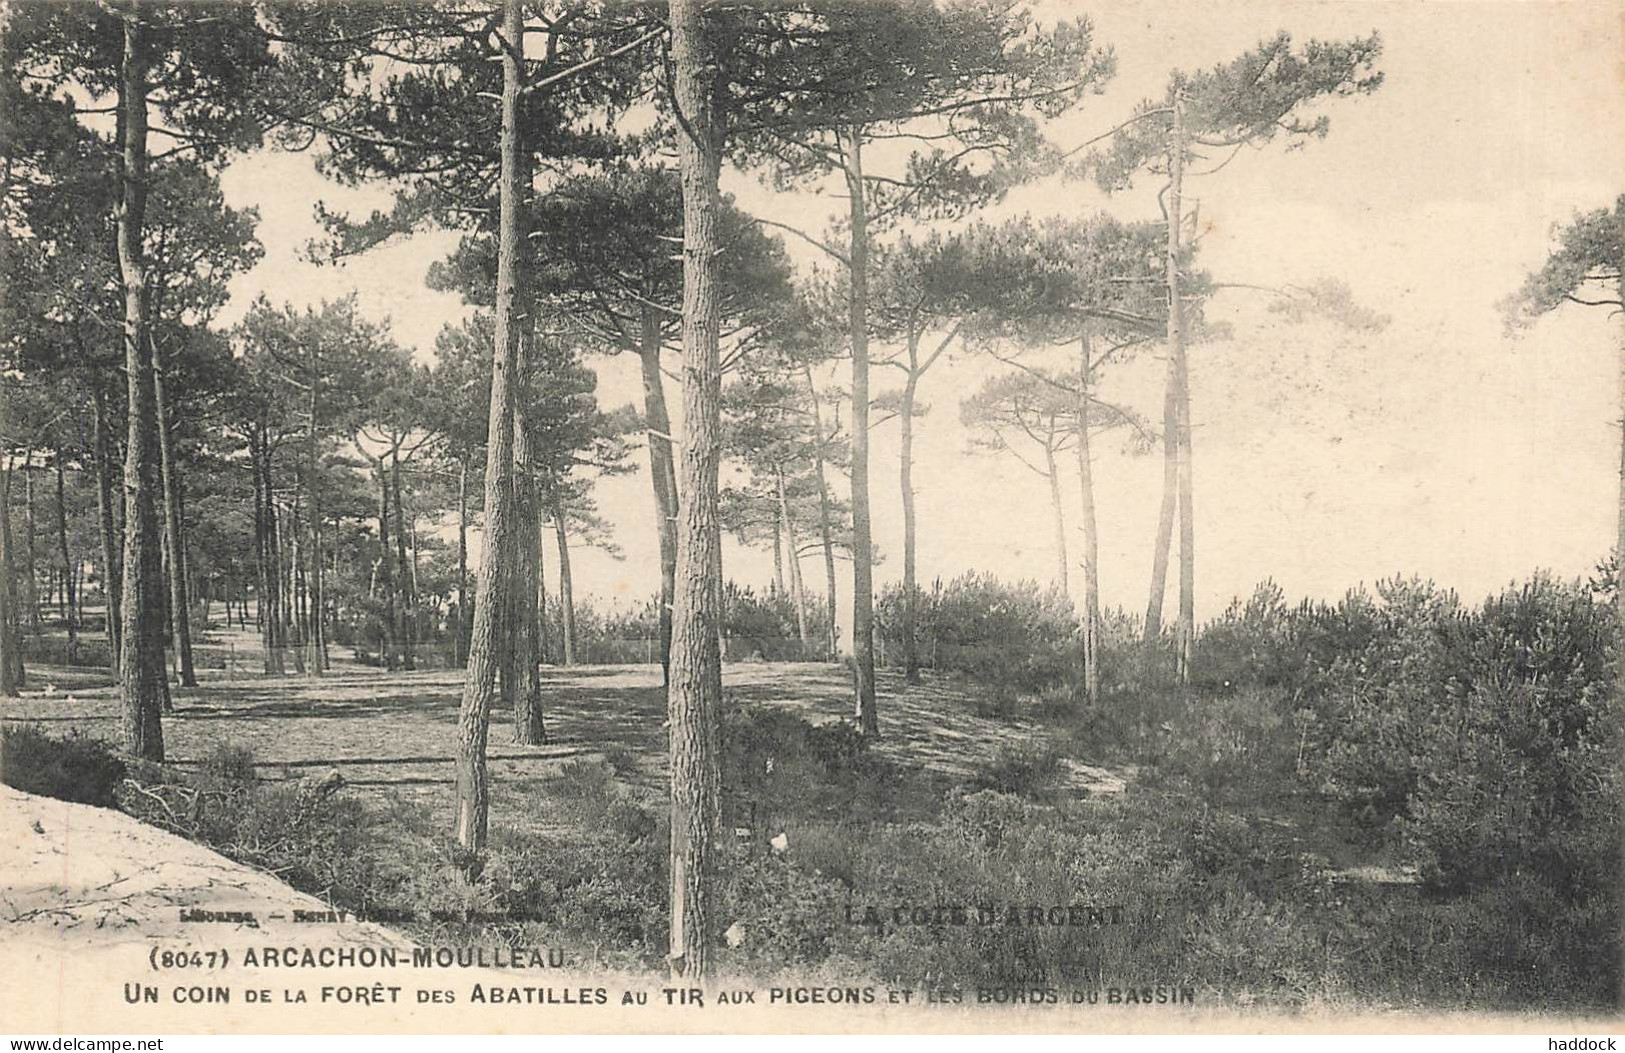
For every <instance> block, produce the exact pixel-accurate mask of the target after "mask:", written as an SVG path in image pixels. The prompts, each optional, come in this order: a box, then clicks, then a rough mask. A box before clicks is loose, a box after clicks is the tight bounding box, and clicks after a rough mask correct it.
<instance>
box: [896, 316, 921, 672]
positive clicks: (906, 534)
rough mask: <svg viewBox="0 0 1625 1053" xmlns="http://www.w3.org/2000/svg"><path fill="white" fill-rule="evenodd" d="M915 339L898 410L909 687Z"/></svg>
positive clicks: (915, 668)
mask: <svg viewBox="0 0 1625 1053" xmlns="http://www.w3.org/2000/svg"><path fill="white" fill-rule="evenodd" d="M915 340H916V337H915V336H914V334H913V333H910V334H909V347H908V359H909V374H908V381H907V382H906V383H905V384H904V385H903V399H902V402H901V403H900V405H899V409H898V416H897V421H898V426H899V429H900V431H901V434H900V437H899V439H898V442H899V444H900V446H901V449H902V453H901V458H900V459H901V461H902V469H901V472H900V473H899V474H900V476H901V483H902V489H903V679H904V680H905V681H907V682H908V683H910V684H917V683H919V682H920V644H919V639H918V635H919V628H918V626H919V608H920V596H919V592H920V588H919V580H918V577H917V576H916V570H915V555H914V551H915V550H914V544H915V537H916V533H915V532H916V530H917V529H918V528H917V526H916V519H915V510H914V392H915V384H916V383H917V380H918V378H917V377H916V375H915V373H914V365H915Z"/></svg>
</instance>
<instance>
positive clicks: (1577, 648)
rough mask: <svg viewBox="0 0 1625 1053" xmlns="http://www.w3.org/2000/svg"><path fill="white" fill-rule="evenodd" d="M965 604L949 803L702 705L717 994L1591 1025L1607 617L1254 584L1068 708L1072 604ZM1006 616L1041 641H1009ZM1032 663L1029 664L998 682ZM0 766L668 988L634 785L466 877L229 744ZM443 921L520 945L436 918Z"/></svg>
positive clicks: (574, 776) (836, 751) (1611, 952)
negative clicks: (1155, 1001)
mask: <svg viewBox="0 0 1625 1053" xmlns="http://www.w3.org/2000/svg"><path fill="white" fill-rule="evenodd" d="M972 584H973V585H974V591H975V593H976V595H975V596H973V597H969V598H967V597H964V596H961V597H958V598H956V600H955V603H956V604H958V606H959V607H960V608H976V607H977V605H980V606H979V610H980V614H978V615H977V618H979V619H980V622H979V624H981V625H982V626H983V628H984V631H985V632H986V633H987V634H988V637H987V638H988V639H989V640H993V641H996V643H997V647H996V648H995V647H993V646H991V645H990V646H989V647H988V648H985V649H983V648H980V647H979V645H977V644H976V642H975V641H974V640H968V639H967V638H965V637H963V636H962V638H961V639H960V640H959V641H958V642H957V643H956V645H955V646H956V647H958V648H959V650H958V651H957V652H956V653H957V654H958V655H959V656H960V658H961V659H963V661H961V663H960V667H959V668H957V669H945V670H944V672H957V673H959V674H961V675H963V676H965V677H966V678H968V680H969V682H970V684H971V685H972V687H973V688H974V689H975V691H977V692H978V693H980V694H981V695H982V696H983V697H988V696H990V695H997V694H999V692H998V691H996V690H995V689H994V688H992V687H990V686H987V684H988V681H989V680H990V679H997V681H998V682H999V683H1005V684H1009V683H1012V682H1014V683H1015V687H1014V690H1013V691H1012V692H1011V693H1010V697H1009V699H1008V700H1007V701H1004V702H1001V703H1000V704H999V705H997V706H994V707H993V709H992V710H991V712H994V713H999V712H1003V713H1005V714H1007V715H1009V716H1011V717H1012V718H1016V717H1019V718H1020V719H1021V721H1022V724H1021V726H1022V727H1024V728H1027V729H1028V730H1029V732H1030V734H1028V735H1027V736H1026V737H1025V744H1024V745H1022V746H1020V747H1017V748H1006V749H1003V750H999V751H997V752H993V753H991V754H990V755H989V756H987V757H986V758H985V759H984V761H983V762H982V765H981V767H980V770H978V771H977V772H976V773H974V774H973V775H972V776H970V777H968V778H954V777H950V776H947V775H945V774H942V773H940V772H934V771H931V770H928V769H926V768H923V767H916V766H913V765H909V764H907V763H906V755H905V756H904V757H903V759H902V760H898V759H894V758H896V757H897V756H898V755H897V754H890V753H888V754H882V753H880V752H877V751H875V750H872V749H868V748H865V745H864V743H863V742H862V741H861V740H860V739H859V738H858V736H857V735H856V734H855V732H854V731H853V730H852V729H851V728H850V727H849V726H848V725H846V724H844V723H833V724H824V725H819V726H815V725H813V724H810V723H808V722H806V721H804V720H802V719H800V718H798V717H796V716H793V715H791V714H788V713H786V712H784V711H782V710H777V709H773V708H771V707H734V708H730V709H729V711H728V712H727V715H726V721H725V725H724V728H723V744H724V765H725V767H724V782H723V812H724V815H723V823H722V829H723V834H724V839H725V844H724V846H723V850H722V852H721V861H720V886H719V887H720V888H721V895H720V901H719V904H718V911H717V917H716V923H717V926H718V929H719V942H720V943H721V944H722V945H723V950H722V951H721V963H722V968H723V969H725V970H729V971H734V972H738V973H745V974H750V975H753V976H757V977H768V976H772V975H777V974H781V973H786V972H795V973H797V974H799V975H803V976H809V975H810V976H828V977H831V978H839V979H841V980H842V981H843V982H851V981H852V979H853V978H854V977H867V978H871V979H873V980H876V981H893V982H899V983H905V984H910V985H915V986H925V985H929V986H933V987H938V988H955V987H957V988H962V989H968V988H975V987H1005V988H1017V987H1024V988H1030V987H1034V986H1037V987H1055V988H1069V987H1071V988H1086V987H1098V986H1108V985H1119V986H1144V985H1169V986H1175V987H1190V988H1195V989H1196V990H1197V991H1198V992H1199V997H1200V998H1201V999H1202V1000H1203V1001H1207V1002H1211V1001H1215V1000H1216V1001H1222V1002H1226V1003H1229V1004H1234V1005H1260V1006H1266V1007H1271V1008H1297V1007H1306V1006H1331V1007H1346V1008H1371V1007H1377V1006H1394V1007H1418V1008H1420V1007H1426V1008H1429V1009H1435V1010H1436V1009H1439V1008H1444V1007H1451V1006H1459V1007H1464V1008H1469V1007H1470V1008H1476V1009H1524V1010H1587V1009H1590V1010H1599V1009H1604V1008H1608V1007H1611V1006H1612V1005H1613V1001H1612V999H1613V993H1614V992H1615V991H1616V990H1617V987H1618V968H1619V966H1618V962H1619V951H1620V947H1619V943H1618V936H1617V934H1618V932H1619V926H1618V913H1617V911H1618V907H1617V895H1616V892H1617V881H1618V874H1619V871H1618V862H1619V859H1618V854H1617V850H1618V844H1619V840H1618V838H1619V825H1618V824H1619V815H1618V801H1619V788H1620V787H1619V778H1618V769H1617V764H1616V760H1615V758H1617V755H1618V754H1617V749H1618V745H1619V740H1618V730H1617V725H1616V723H1615V715H1614V712H1613V710H1612V708H1611V703H1610V698H1611V695H1610V692H1611V688H1612V681H1613V675H1614V674H1613V663H1614V661H1615V656H1614V653H1613V647H1614V645H1613V630H1612V624H1613V623H1612V619H1613V610H1612V604H1611V602H1609V598H1608V597H1606V596H1600V595H1594V594H1593V593H1592V592H1591V591H1590V590H1588V589H1586V588H1584V587H1582V586H1580V585H1576V584H1565V583H1560V582H1556V581H1552V580H1549V579H1545V578H1539V579H1536V580H1534V581H1531V582H1529V583H1527V584H1525V585H1522V586H1519V587H1516V588H1513V589H1509V590H1508V591H1507V592H1505V593H1503V594H1502V595H1500V596H1497V597H1495V598H1492V599H1491V600H1489V601H1488V602H1486V603H1485V604H1483V605H1480V606H1478V607H1467V606H1465V605H1463V604H1462V603H1461V602H1460V601H1459V600H1458V599H1457V598H1456V597H1454V596H1453V595H1451V594H1449V593H1446V592H1442V591H1440V590H1438V589H1435V588H1434V587H1432V586H1431V585H1429V584H1427V583H1423V582H1415V581H1411V582H1400V581H1395V582H1388V583H1384V584H1382V585H1381V586H1379V587H1378V589H1377V590H1376V592H1375V593H1374V594H1367V593H1365V592H1355V593H1351V594H1350V595H1349V596H1348V597H1346V598H1345V599H1344V600H1343V601H1341V602H1340V603H1337V604H1303V605H1299V606H1296V607H1293V606H1289V605H1287V604H1286V603H1285V602H1284V600H1283V598H1282V597H1281V595H1280V592H1279V590H1278V589H1274V588H1273V587H1271V586H1266V587H1263V588H1261V589H1260V590H1259V591H1258V593H1256V594H1255V595H1254V596H1253V597H1252V598H1251V599H1250V600H1249V601H1247V602H1246V603H1238V604H1237V605H1235V606H1234V607H1232V608H1231V609H1230V610H1229V611H1227V612H1226V613H1225V614H1224V615H1223V616H1222V617H1220V618H1219V619H1217V620H1215V621H1214V622H1213V623H1212V624H1210V625H1209V626H1207V627H1206V629H1205V631H1204V634H1203V637H1202V640H1201V647H1200V650H1199V654H1200V656H1201V661H1200V665H1199V666H1198V668H1197V670H1196V676H1195V679H1196V683H1195V684H1194V685H1193V686H1192V688H1191V689H1189V690H1181V689H1179V688H1178V687H1177V686H1176V685H1174V684H1172V683H1171V682H1169V680H1168V678H1167V676H1166V674H1165V673H1164V672H1163V669H1164V664H1165V656H1164V655H1163V654H1162V653H1161V650H1160V646H1159V645H1158V644H1156V643H1152V644H1143V643H1140V642H1138V641H1137V636H1138V634H1137V633H1136V632H1135V627H1134V626H1133V625H1132V624H1131V623H1130V622H1128V621H1127V620H1126V619H1121V618H1114V619H1113V620H1112V621H1111V623H1110V625H1109V632H1108V637H1109V646H1108V662H1107V669H1106V676H1105V678H1104V679H1105V684H1106V692H1105V697H1104V698H1103V699H1102V700H1101V701H1100V702H1098V703H1096V704H1090V703H1088V702H1087V701H1085V700H1084V699H1082V698H1081V697H1080V696H1079V695H1078V693H1077V692H1076V691H1075V688H1074V683H1075V679H1076V671H1075V669H1074V668H1073V665H1072V657H1071V655H1070V654H1068V653H1063V652H1064V649H1065V648H1066V647H1068V646H1071V645H1073V644H1075V640H1069V639H1068V638H1066V637H1065V635H1064V634H1063V633H1061V632H1060V631H1059V628H1058V624H1059V623H1058V622H1056V620H1057V619H1061V618H1062V617H1063V616H1065V617H1070V612H1069V610H1068V609H1066V608H1065V607H1064V605H1062V604H1060V603H1058V602H1056V601H1055V599H1054V598H1053V597H1046V596H1045V595H1044V594H1043V593H1041V592H1039V591H1037V590H1034V589H1024V590H1023V589H1012V590H1007V591H1005V592H1002V593H1001V592H1000V591H999V587H998V586H997V583H990V582H989V581H988V580H986V579H983V580H980V581H977V582H973V583H972ZM951 588H952V586H950V589H951ZM1034 599H1036V601H1037V602H1036V604H1034V603H1030V602H1028V601H1029V600H1034ZM965 613H966V611H965V610H964V609H960V610H958V613H957V614H955V615H954V617H955V618H958V617H959V616H960V615H964V614H965ZM1022 619H1026V620H1027V621H1026V624H1027V625H1028V626H1029V627H1030V626H1031V625H1032V624H1033V623H1034V622H1035V621H1036V622H1038V623H1040V626H1039V630H1038V631H1028V632H1026V633H1025V634H1024V633H1023V632H1022V631H1018V629H1017V628H1014V626H1019V625H1020V624H1022ZM1046 620H1048V621H1047V622H1046ZM1051 623H1053V624H1051ZM928 624H929V623H928ZM1045 624H1049V625H1050V627H1049V628H1045V627H1044V625H1045ZM1052 629H1053V630H1054V631H1053V632H1052V631H1051V630H1052ZM1022 640H1026V641H1028V645H1029V646H1031V647H1032V648H1035V649H1037V650H1038V651H1041V652H1044V653H1040V654H1036V655H1026V656H1024V655H1021V654H999V655H997V657H987V656H988V655H990V654H992V653H993V651H994V650H996V649H1009V648H1013V647H1019V646H1021V641H1022ZM944 653H945V651H944V649H943V648H942V647H941V646H940V643H939V647H938V651H937V654H938V656H939V661H940V656H941V655H943V654H944ZM986 663H992V665H991V666H989V665H987V664H986ZM5 743H6V758H7V763H6V765H5V775H6V781H7V782H10V783H13V784H14V785H21V786H22V787H23V788H24V789H30V790H33V791H35V792H43V793H55V794H57V795H65V794H66V793H68V792H69V790H70V788H76V787H84V786H96V787H101V789H100V790H97V791H96V792H94V793H91V794H89V796H86V795H85V793H84V792H81V791H77V790H75V791H73V792H80V794H81V795H80V799H86V800H90V803H100V804H109V803H114V802H115V798H116V803H117V804H118V805H119V806H121V807H123V808H125V809H126V810H128V811H130V812H131V813H132V814H135V815H137V816H139V817H141V818H143V819H146V820H148V821H151V822H155V823H158V824H159V825H162V826H165V827H168V828H170V829H173V830H176V831H177V832H179V833H182V834H184V835H185V836H188V837H191V838H194V839H197V840H199V841H202V842H204V843H207V844H210V845H212V846H215V847H216V848H218V849H219V850H220V851H222V852H223V853H224V854H226V855H228V856H231V857H233V858H236V859H240V860H243V861H244V862H247V863H250V864H253V865H255V866H259V867H263V868H265V869H267V870H271V871H273V872H275V873H277V874H279V875H280V876H282V877H283V878H284V879H285V880H287V881H288V882H289V883H290V884H292V885H294V886H296V887H298V888H301V889H304V890H306V891H309V892H312V893H315V894H317V895H320V896H323V897H325V898H327V899H329V900H330V901H331V902H333V903H334V904H336V905H339V906H342V907H345V908H348V909H352V910H357V911H372V912H380V911H388V912H397V913H398V912H403V911H404V912H410V913H411V914H412V915H413V917H414V920H412V921H410V922H401V923H400V924H401V927H403V928H405V929H406V930H407V931H409V932H410V933H411V934H413V935H414V936H418V937H421V938H425V939H434V940H437V941H441V942H451V941H468V942H481V943H489V942H490V941H492V940H502V941H507V942H509V943H512V944H514V945H532V944H546V945H548V946H551V947H562V948H564V949H565V950H566V951H567V953H568V954H569V955H570V956H571V958H572V959H573V960H575V961H578V962H583V963H588V964H599V965H604V966H608V967H614V968H630V969H645V968H646V969H660V968H661V967H662V959H661V955H662V953H663V945H664V940H665V930H666V916H665V903H664V901H665V895H666V876H665V868H666V865H667V859H666V828H665V817H664V814H663V811H662V809H661V808H660V807H659V801H658V800H657V799H652V798H651V796H650V792H649V791H647V790H641V789H639V788H638V784H637V783H636V781H635V780H633V779H631V778H629V777H628V776H629V773H630V771H631V768H632V763H631V758H628V757H625V756H621V755H619V754H615V753H611V754H608V755H606V757H605V758H603V759H577V760H572V761H569V762H567V763H566V764H565V765H564V766H563V768H562V770H561V771H560V772H559V773H558V774H557V775H556V776H555V777H553V778H552V779H551V780H550V781H549V783H548V785H547V787H546V789H545V792H544V793H543V794H542V795H541V799H539V800H538V801H537V802H536V805H537V807H539V808H545V809H547V810H548V811H549V813H550V818H551V819H552V820H553V821H552V822H550V823H549V825H548V827H547V832H535V831H524V832H521V831H517V830H512V829H502V828H498V829H496V830H494V831H493V837H492V845H491V848H490V850H489V851H488V853H487V854H486V855H485V856H484V858H482V859H481V860H479V861H477V864H476V865H470V862H471V861H469V860H465V859H460V858H458V857H457V855H456V853H455V852H454V851H453V850H452V848H451V847H450V846H449V845H448V844H447V842H446V841H445V839H444V830H443V825H444V824H442V823H440V822H439V821H438V820H439V818H440V817H438V816H435V815H432V814H430V813H428V812H427V811H425V810H423V809H421V808H416V807H408V806H405V805H383V804H377V803H373V802H371V801H370V800H369V801H367V802H365V803H364V802H363V801H362V800H361V799H359V798H357V797H355V796H353V795H350V794H348V793H346V792H344V791H342V790H340V791H338V792H328V790H329V789H330V788H324V787H322V786H320V785H316V784H311V783H265V782H259V781H256V780H255V779H254V777H253V766H252V758H251V757H250V756H248V755H247V754H245V753H243V752H242V751H240V750H235V749H232V748H230V747H229V746H225V747H221V748H220V749H218V750H217V751H216V752H215V753H214V754H213V755H211V756H210V757H209V758H207V760H206V761H205V762H204V763H202V764H201V765H200V766H199V767H198V769H197V770H196V771H195V772H192V773H189V774H185V775H183V774H181V773H178V772H175V771H165V770H160V769H154V768H151V767H143V766H135V767H133V768H132V769H131V770H130V771H129V772H128V773H126V772H124V771H123V770H122V768H119V767H116V766H117V765H118V764H119V762H118V761H117V758H115V757H113V756H112V755H111V754H109V753H107V751H106V750H105V749H103V748H101V747H100V746H98V745H96V744H95V743H94V741H93V740H87V739H69V740H65V741H57V740H45V739H43V738H42V737H41V736H40V735H39V734H38V733H37V732H34V731H32V730H30V729H24V728H18V727H13V728H8V729H7V733H6V739H5ZM23 755H27V756H28V757H29V758H31V761H30V763H28V764H23V765H17V764H15V763H14V757H19V756H23ZM97 755H99V756H100V757H101V758H102V763H103V764H105V765H106V768H105V770H103V769H101V768H99V767H98V764H97V762H96V756H97ZM1068 758H1075V759H1080V760H1086V761H1088V762H1090V763H1095V764H1099V763H1106V764H1110V765H1113V766H1118V767H1121V768H1123V769H1125V770H1132V771H1133V772H1134V777H1133V778H1132V779H1131V780H1130V782H1129V787H1128V789H1127V790H1126V791H1125V792H1124V793H1121V794H1115V795H1102V796H1096V797H1090V796H1087V795H1085V794H1083V793H1081V791H1079V790H1077V789H1076V788H1074V787H1073V786H1072V785H1071V784H1070V783H1069V781H1068V780H1067V778H1066V772H1067V760H1068ZM87 768H88V769H89V770H91V771H92V772H93V773H94V772H96V771H101V772H102V774H100V775H95V774H92V775H91V776H87V774H86V772H87ZM126 775H127V776H128V777H127V778H126ZM108 787H113V788H115V790H116V793H114V794H112V795H109V794H108V793H107V792H106V790H107V788H108ZM92 798H94V799H92ZM1373 874H1375V875H1377V878H1378V879H1377V880H1373V879H1372V875H1373ZM1012 907H1013V908H1017V913H1016V914H1014V915H1012V914H1011V913H1010V912H1009V911H1010V908H1012ZM1033 907H1039V908H1043V909H1044V911H1046V912H1048V913H1046V914H1045V915H1044V916H1043V917H1042V918H1039V917H1035V916H1033V915H1031V914H1030V913H1029V910H1030V908H1033ZM1068 908H1070V910H1069V909H1068ZM899 909H900V912H899ZM466 914H479V915H482V916H486V917H489V916H492V915H506V916H507V917H508V919H509V920H505V921H490V920H486V921H482V922H478V923H472V922H470V923H465V922H461V921H456V920H451V919H452V918H453V917H454V916H458V915H466ZM722 930H726V938H720V937H721V934H722Z"/></svg>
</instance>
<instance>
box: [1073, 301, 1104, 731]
mask: <svg viewBox="0 0 1625 1053" xmlns="http://www.w3.org/2000/svg"><path fill="white" fill-rule="evenodd" d="M1093 358H1094V356H1093V354H1092V353H1091V348H1090V346H1089V330H1088V329H1087V328H1085V329H1084V331H1083V335H1082V336H1080V337H1079V338H1078V445H1077V451H1078V486H1079V489H1080V490H1081V491H1082V494H1083V498H1082V507H1081V508H1080V510H1079V512H1080V514H1081V516H1082V518H1083V690H1084V695H1085V697H1086V698H1088V699H1089V701H1091V702H1095V701H1098V700H1099V698H1100V529H1099V526H1098V525H1097V524H1096V522H1095V466H1094V455H1093V453H1092V452H1091V451H1090V449H1089V409H1090V406H1089V398H1090V396H1089V382H1090V380H1091V373H1092V371H1093V369H1094V361H1093Z"/></svg>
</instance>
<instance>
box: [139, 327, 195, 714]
mask: <svg viewBox="0 0 1625 1053" xmlns="http://www.w3.org/2000/svg"><path fill="white" fill-rule="evenodd" d="M149 338H150V330H149ZM150 342H151V343H152V349H151V352H152V365H153V396H154V398H155V399H156V400H157V416H158V463H159V467H160V469H161V474H162V475H163V479H164V536H165V538H166V540H167V544H168V548H169V631H170V637H171V639H172V640H173V641H174V644H175V651H176V655H177V657H178V658H179V660H180V674H181V686H182V687H196V686H197V673H196V672H195V671H194V670H193V668H192V619H191V611H190V609H189V602H190V600H189V597H188V596H187V594H186V593H187V590H186V545H185V538H183V537H182V536H181V478H180V467H179V466H178V465H177V464H176V463H175V450H174V443H173V441H172V439H171V437H170V433H169V410H170V406H169V392H168V385H167V384H166V383H165V376H164V363H163V361H162V360H161V359H160V358H159V355H158V346H157V342H156V341H150Z"/></svg>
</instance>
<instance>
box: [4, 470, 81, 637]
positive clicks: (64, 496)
mask: <svg viewBox="0 0 1625 1053" xmlns="http://www.w3.org/2000/svg"><path fill="white" fill-rule="evenodd" d="M64 459H65V457H64V455H63V452H62V450H61V449H58V450H57V451H56V545H57V555H59V556H60V557H62V587H63V590H64V591H65V592H66V593H67V600H68V606H67V611H68V616H67V623H68V664H69V665H74V664H76V663H77V661H78V658H79V593H78V590H77V588H76V587H75V586H76V584H77V580H76V577H75V574H74V567H73V553H72V552H71V551H70V550H69V548H68V486H67V470H66V469H65V468H64V466H63V464H62V462H63V460H64ZM30 540H32V539H30ZM16 617H17V622H18V624H19V625H21V624H22V618H21V617H20V616H16Z"/></svg>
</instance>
